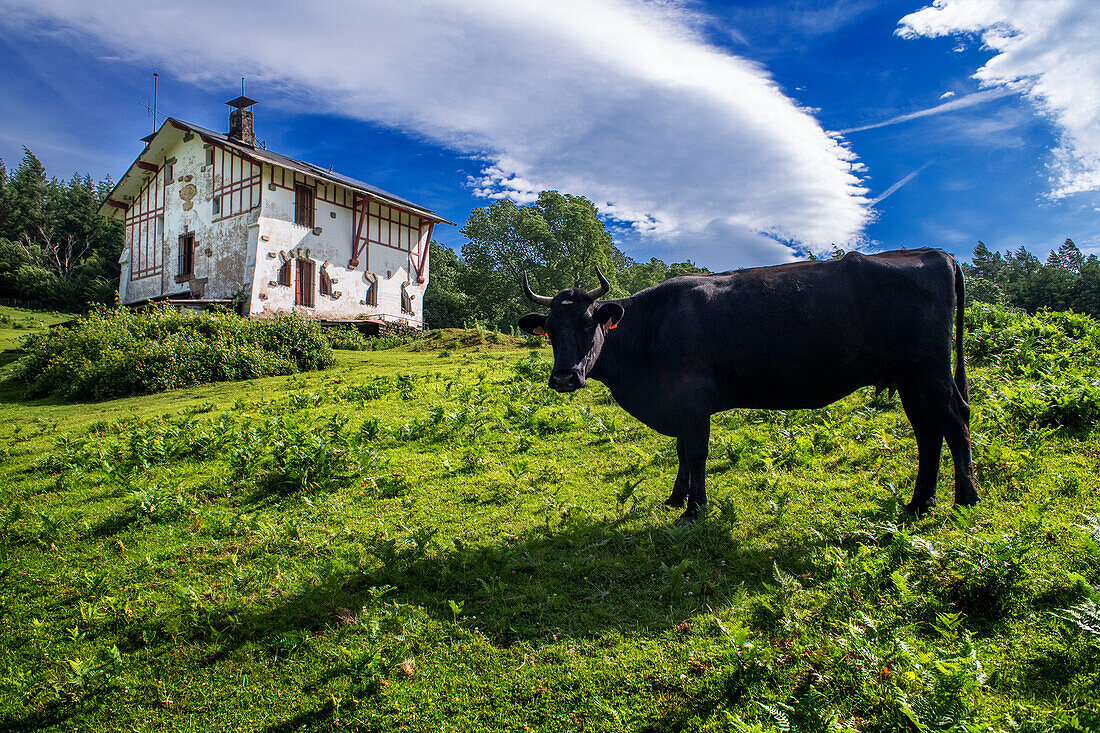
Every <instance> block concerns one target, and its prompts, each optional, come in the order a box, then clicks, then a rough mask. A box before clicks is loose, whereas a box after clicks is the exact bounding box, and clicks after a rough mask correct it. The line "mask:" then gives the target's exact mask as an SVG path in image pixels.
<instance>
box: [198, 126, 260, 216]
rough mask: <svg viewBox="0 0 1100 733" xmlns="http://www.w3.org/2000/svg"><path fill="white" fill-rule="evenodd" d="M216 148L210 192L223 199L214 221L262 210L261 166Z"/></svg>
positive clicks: (215, 146) (219, 147)
mask: <svg viewBox="0 0 1100 733" xmlns="http://www.w3.org/2000/svg"><path fill="white" fill-rule="evenodd" d="M209 144H212V145H213V146H214V165H212V166H211V169H210V183H211V190H212V191H213V193H214V198H216V199H220V200H221V205H220V208H219V209H217V211H218V213H217V214H215V216H214V219H213V221H221V220H223V219H228V218H230V217H232V216H239V215H240V214H247V213H248V212H250V211H254V210H256V209H258V208H259V207H260V197H261V187H260V178H261V174H262V168H261V166H260V164H259V163H254V162H252V161H251V160H249V159H247V158H245V157H243V156H241V155H238V154H237V153H236V152H234V151H233V150H231V149H229V148H227V147H225V146H224V145H219V144H217V143H209Z"/></svg>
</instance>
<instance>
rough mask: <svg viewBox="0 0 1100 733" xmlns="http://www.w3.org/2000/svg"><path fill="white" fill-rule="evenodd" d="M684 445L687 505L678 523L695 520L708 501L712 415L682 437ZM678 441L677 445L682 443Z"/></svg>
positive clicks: (683, 462)
mask: <svg viewBox="0 0 1100 733" xmlns="http://www.w3.org/2000/svg"><path fill="white" fill-rule="evenodd" d="M682 441H683V442H682V445H683V447H684V452H683V457H682V458H681V466H684V465H686V466H687V506H686V508H685V509H684V513H683V514H681V515H680V518H679V519H677V520H676V523H677V524H688V523H690V522H694V521H695V519H696V518H697V517H698V516H699V508H700V507H702V506H703V505H704V504H706V503H707V485H706V478H707V453H708V452H709V450H710V416H709V415H708V416H707V417H706V418H704V419H703V420H702V421H701V422H700V424H699V425H698V426H696V427H695V428H694V429H692V430H690V431H688V432H687V433H686V434H685V435H684V436H683V438H682ZM680 444H681V443H680V441H677V445H680Z"/></svg>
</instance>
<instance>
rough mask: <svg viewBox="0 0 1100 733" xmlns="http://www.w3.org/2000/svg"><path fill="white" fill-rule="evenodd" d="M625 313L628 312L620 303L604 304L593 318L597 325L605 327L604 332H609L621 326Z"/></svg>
mask: <svg viewBox="0 0 1100 733" xmlns="http://www.w3.org/2000/svg"><path fill="white" fill-rule="evenodd" d="M624 313H626V311H624V310H623V307H622V306H621V305H619V304H618V303H602V304H600V307H599V308H597V309H596V312H595V313H593V314H592V316H593V317H594V318H595V319H596V323H598V324H600V325H601V326H603V330H604V331H607V330H610V329H612V328H615V326H617V325H619V321H621V320H622V319H623V314H624Z"/></svg>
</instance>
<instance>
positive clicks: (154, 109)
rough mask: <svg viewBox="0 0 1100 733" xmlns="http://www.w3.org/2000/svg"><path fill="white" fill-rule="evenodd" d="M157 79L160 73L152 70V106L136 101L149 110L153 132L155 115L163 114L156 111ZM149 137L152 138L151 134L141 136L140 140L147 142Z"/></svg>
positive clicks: (154, 129)
mask: <svg viewBox="0 0 1100 733" xmlns="http://www.w3.org/2000/svg"><path fill="white" fill-rule="evenodd" d="M158 79H160V74H158V73H157V72H155V71H154V72H153V106H151V107H150V106H149V105H148V104H145V103H144V102H138V104H139V105H141V106H142V107H144V108H145V109H147V110H149V113H150V114H151V115H152V116H153V134H156V131H157V117H158V116H160V117H163V116H164V115H162V114H160V112H157V80H158ZM151 138H152V135H149V136H148V137H143V138H142V140H144V141H145V142H149V140H150V139H151Z"/></svg>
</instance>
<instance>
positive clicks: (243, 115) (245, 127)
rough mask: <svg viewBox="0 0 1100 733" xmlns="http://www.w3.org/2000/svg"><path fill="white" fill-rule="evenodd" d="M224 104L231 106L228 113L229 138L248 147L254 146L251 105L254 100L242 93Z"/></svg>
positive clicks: (254, 135)
mask: <svg viewBox="0 0 1100 733" xmlns="http://www.w3.org/2000/svg"><path fill="white" fill-rule="evenodd" d="M226 104H227V105H229V106H230V107H231V108H232V111H231V112H230V113H229V133H228V135H229V139H230V140H236V141H237V142H239V143H241V144H242V145H247V146H249V147H250V148H251V147H255V145H256V133H254V132H253V131H252V105H254V104H256V100H255V99H249V98H248V97H246V96H244V95H243V94H242V95H241V96H239V97H237V98H236V99H231V100H229V101H228V102H226Z"/></svg>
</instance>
